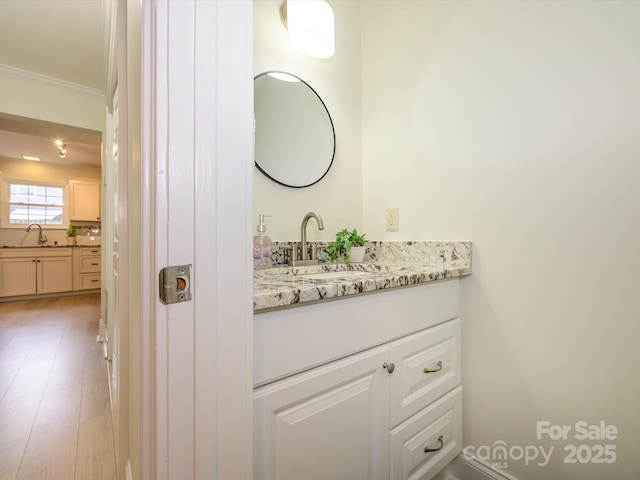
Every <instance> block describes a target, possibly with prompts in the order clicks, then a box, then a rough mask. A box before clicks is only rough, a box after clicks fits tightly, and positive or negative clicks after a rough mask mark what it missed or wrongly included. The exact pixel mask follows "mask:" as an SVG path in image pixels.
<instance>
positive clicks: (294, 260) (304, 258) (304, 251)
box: [289, 212, 324, 265]
mask: <svg viewBox="0 0 640 480" xmlns="http://www.w3.org/2000/svg"><path fill="white" fill-rule="evenodd" d="M312 218H314V219H315V221H316V223H317V224H318V230H324V223H323V221H322V217H320V215H318V214H317V213H314V212H309V213H307V214H306V215H305V216H304V218H303V219H302V225H300V240H301V241H300V260H298V252H297V249H296V247H295V244H294V246H293V248H292V249H291V259H290V261H289V264H290V265H315V264H317V263H318V258H317V255H315V254H314V250H312V252H311V255H309V250H308V245H307V224H308V223H309V220H310V219H312Z"/></svg>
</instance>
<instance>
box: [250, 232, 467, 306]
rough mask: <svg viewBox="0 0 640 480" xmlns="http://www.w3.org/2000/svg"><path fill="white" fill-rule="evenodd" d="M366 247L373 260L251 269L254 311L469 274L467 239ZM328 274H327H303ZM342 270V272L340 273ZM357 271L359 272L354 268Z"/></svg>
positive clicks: (394, 243) (386, 243)
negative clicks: (317, 275) (371, 249)
mask: <svg viewBox="0 0 640 480" xmlns="http://www.w3.org/2000/svg"><path fill="white" fill-rule="evenodd" d="M374 250H375V252H368V253H370V255H368V258H369V259H371V258H375V261H373V262H371V261H370V262H365V263H360V264H349V265H345V264H343V263H325V264H321V265H313V266H305V267H289V266H274V267H272V268H265V269H256V270H254V274H253V285H254V292H253V308H254V312H255V313H259V312H262V311H267V310H273V309H279V308H284V307H291V306H301V305H304V304H309V303H315V302H319V301H325V300H330V299H336V298H342V297H348V296H352V295H360V294H365V293H374V292H378V291H384V290H389V289H393V288H402V287H408V286H412V285H419V284H424V283H428V282H434V281H438V280H444V279H448V278H459V277H463V276H466V275H470V274H471V243H470V242H385V243H384V245H383V244H382V243H377V244H374ZM322 272H335V273H331V274H330V275H331V278H309V277H308V276H307V275H310V274H315V273H322ZM340 272H345V273H344V275H341V273H340ZM352 272H359V273H356V274H354V273H352Z"/></svg>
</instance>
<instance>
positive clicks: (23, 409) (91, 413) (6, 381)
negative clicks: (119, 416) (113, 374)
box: [0, 294, 116, 480]
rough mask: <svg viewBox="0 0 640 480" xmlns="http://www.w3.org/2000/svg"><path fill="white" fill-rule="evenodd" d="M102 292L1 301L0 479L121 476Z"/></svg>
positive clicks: (75, 479)
mask: <svg viewBox="0 0 640 480" xmlns="http://www.w3.org/2000/svg"><path fill="white" fill-rule="evenodd" d="M99 318H100V296H99V295H97V294H93V295H79V296H73V297H60V298H51V299H42V300H29V301H20V302H7V303H0V480H17V479H36V478H37V479H47V480H54V479H56V480H57V479H60V480H115V479H116V473H115V471H116V467H115V455H114V451H115V449H114V442H113V429H112V423H111V408H110V403H109V386H108V379H107V365H106V361H105V360H104V353H103V347H102V345H101V344H98V343H96V336H97V334H98V321H99Z"/></svg>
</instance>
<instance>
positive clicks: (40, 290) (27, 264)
mask: <svg viewBox="0 0 640 480" xmlns="http://www.w3.org/2000/svg"><path fill="white" fill-rule="evenodd" d="M71 288H72V257H71V249H70V248H55V249H42V248H33V249H31V248H25V249H15V250H7V251H0V297H12V296H18V295H33V294H45V293H59V292H68V291H70V290H71Z"/></svg>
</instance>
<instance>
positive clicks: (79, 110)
mask: <svg viewBox="0 0 640 480" xmlns="http://www.w3.org/2000/svg"><path fill="white" fill-rule="evenodd" d="M0 92H3V93H5V94H3V95H0V112H3V113H9V114H11V115H18V116H21V117H26V118H36V119H38V120H46V121H48V122H54V123H60V124H62V125H71V126H74V127H82V128H88V129H90V130H97V131H103V130H104V125H105V112H104V106H105V99H104V96H103V95H102V94H99V93H97V92H93V91H90V90H88V89H84V88H81V87H78V88H76V87H74V86H72V85H71V84H63V83H56V82H55V81H51V80H48V79H46V78H43V77H38V76H30V75H23V74H21V73H17V71H15V70H13V69H0Z"/></svg>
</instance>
